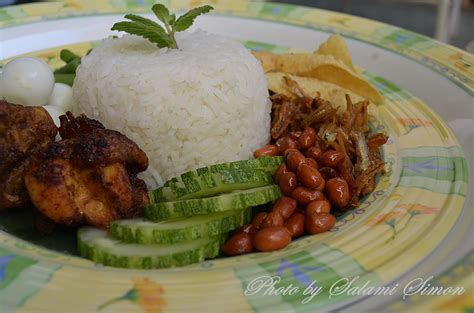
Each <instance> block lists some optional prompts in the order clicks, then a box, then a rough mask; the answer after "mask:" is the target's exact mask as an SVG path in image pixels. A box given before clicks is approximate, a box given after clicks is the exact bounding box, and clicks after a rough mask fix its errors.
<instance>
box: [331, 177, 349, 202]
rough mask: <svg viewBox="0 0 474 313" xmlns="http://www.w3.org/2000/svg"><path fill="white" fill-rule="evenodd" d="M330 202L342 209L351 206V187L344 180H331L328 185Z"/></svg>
mask: <svg viewBox="0 0 474 313" xmlns="http://www.w3.org/2000/svg"><path fill="white" fill-rule="evenodd" d="M326 193H327V196H328V200H329V201H330V202H331V203H332V204H334V205H335V206H336V207H338V208H340V209H342V208H345V207H346V206H347V204H349V200H350V198H351V195H350V191H349V185H348V184H347V181H346V180H345V179H344V178H340V177H336V178H331V179H330V180H328V181H327V183H326Z"/></svg>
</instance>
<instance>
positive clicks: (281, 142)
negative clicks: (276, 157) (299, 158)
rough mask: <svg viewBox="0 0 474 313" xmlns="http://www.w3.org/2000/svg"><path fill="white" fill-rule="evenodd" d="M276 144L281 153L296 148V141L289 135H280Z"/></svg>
mask: <svg viewBox="0 0 474 313" xmlns="http://www.w3.org/2000/svg"><path fill="white" fill-rule="evenodd" d="M276 145H277V147H278V150H279V151H280V153H281V154H282V155H283V154H284V153H285V151H286V150H288V149H298V142H297V141H296V140H295V139H292V138H290V137H289V136H285V137H282V138H280V139H278V140H277V142H276Z"/></svg>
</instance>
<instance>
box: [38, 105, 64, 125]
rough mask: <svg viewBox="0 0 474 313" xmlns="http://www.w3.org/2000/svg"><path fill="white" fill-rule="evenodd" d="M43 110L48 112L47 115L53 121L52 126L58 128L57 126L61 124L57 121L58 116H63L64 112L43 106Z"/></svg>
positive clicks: (49, 106)
mask: <svg viewBox="0 0 474 313" xmlns="http://www.w3.org/2000/svg"><path fill="white" fill-rule="evenodd" d="M43 108H45V110H46V111H48V113H49V115H50V116H51V118H52V119H53V122H54V125H56V127H59V125H61V122H60V121H59V116H61V115H63V114H65V113H66V112H65V111H62V110H61V109H60V108H58V107H56V106H52V105H45V106H44V107H43Z"/></svg>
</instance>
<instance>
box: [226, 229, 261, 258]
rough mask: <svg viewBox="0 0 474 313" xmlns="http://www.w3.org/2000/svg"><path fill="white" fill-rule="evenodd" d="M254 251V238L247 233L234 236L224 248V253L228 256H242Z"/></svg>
mask: <svg viewBox="0 0 474 313" xmlns="http://www.w3.org/2000/svg"><path fill="white" fill-rule="evenodd" d="M252 251H253V243H252V237H251V236H250V235H249V234H246V233H239V234H235V235H232V236H231V237H230V238H229V240H227V242H226V243H225V244H224V245H223V246H222V252H224V254H226V255H228V256H233V255H241V254H245V253H250V252H252Z"/></svg>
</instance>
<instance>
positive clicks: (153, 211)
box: [145, 185, 281, 221]
mask: <svg viewBox="0 0 474 313" xmlns="http://www.w3.org/2000/svg"><path fill="white" fill-rule="evenodd" d="M280 196H281V192H280V188H279V187H278V186H276V185H271V186H265V187H259V188H254V189H250V190H244V191H235V192H231V193H226V194H222V195H219V196H215V197H209V198H202V199H190V200H179V201H169V202H161V203H152V204H150V205H148V206H146V207H145V217H146V218H148V219H150V220H152V221H162V220H167V219H173V218H179V217H186V216H195V215H201V214H209V213H215V212H223V211H230V210H241V209H245V208H248V207H252V206H256V205H261V204H264V203H267V202H272V201H275V200H276V199H278V198H279V197H280Z"/></svg>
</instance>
